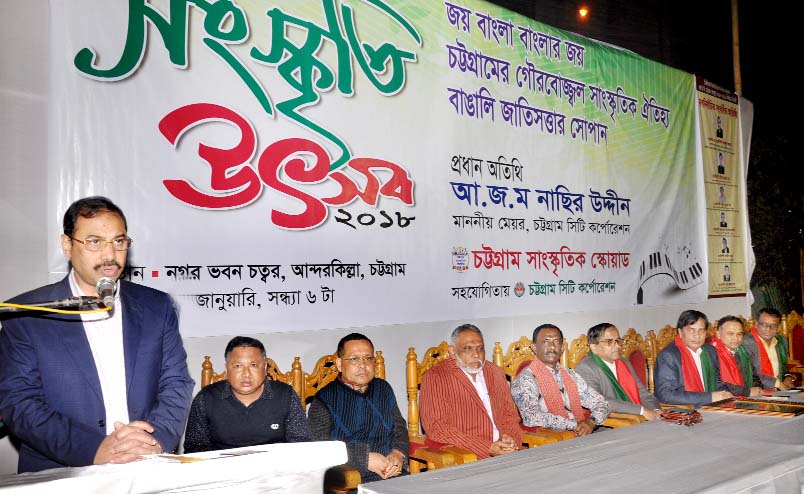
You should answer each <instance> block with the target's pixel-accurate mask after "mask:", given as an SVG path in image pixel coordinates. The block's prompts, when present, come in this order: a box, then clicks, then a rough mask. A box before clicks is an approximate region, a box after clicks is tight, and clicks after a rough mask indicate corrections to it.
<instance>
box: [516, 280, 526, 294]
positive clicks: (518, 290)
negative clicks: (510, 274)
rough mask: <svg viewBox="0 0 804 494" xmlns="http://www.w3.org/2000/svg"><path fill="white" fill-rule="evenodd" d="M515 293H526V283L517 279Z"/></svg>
mask: <svg viewBox="0 0 804 494" xmlns="http://www.w3.org/2000/svg"><path fill="white" fill-rule="evenodd" d="M514 295H516V296H517V297H521V296H522V295H525V284H524V283H522V282H521V281H517V282H516V285H514Z"/></svg>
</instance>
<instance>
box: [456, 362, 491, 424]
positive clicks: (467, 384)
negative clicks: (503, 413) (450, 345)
mask: <svg viewBox="0 0 804 494" xmlns="http://www.w3.org/2000/svg"><path fill="white" fill-rule="evenodd" d="M452 372H454V373H455V374H457V375H458V382H460V383H461V386H463V387H464V392H465V393H467V394H468V395H469V396H471V398H469V399H470V400H472V402H473V403H474V404H475V405H477V406H479V407H480V408H481V409H482V410H483V411H484V412H485V411H486V407H485V406H484V405H483V402H482V401H481V400H480V396H478V394H477V390H476V389H475V385H474V384H472V381H470V379H471V378H470V377H469V376H467V375H466V373H465V372H464V371H463V370H461V368H460V367H458V364H457V362H455V357H453V358H452ZM485 374H486V373H485V372H483V376H484V377H485ZM486 386H488V382H487V384H486Z"/></svg>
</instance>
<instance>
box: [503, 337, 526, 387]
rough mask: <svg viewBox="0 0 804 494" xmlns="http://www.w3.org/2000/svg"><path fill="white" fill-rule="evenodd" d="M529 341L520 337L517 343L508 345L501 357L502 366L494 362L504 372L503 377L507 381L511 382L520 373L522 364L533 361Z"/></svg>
mask: <svg viewBox="0 0 804 494" xmlns="http://www.w3.org/2000/svg"><path fill="white" fill-rule="evenodd" d="M531 343H533V342H532V341H531V339H530V338H528V337H527V336H522V337H521V338H519V339H518V340H517V341H515V342H513V343H511V344H510V345H508V351H507V352H506V353H505V355H503V357H502V365H501V364H499V363H498V362H496V361H495V363H496V364H497V365H499V366H500V367H502V369H503V371H505V376H506V377H507V378H508V380H509V381H511V380H513V379H514V378H515V377H516V376H517V375H518V374H519V373H520V372H521V370H522V369H521V368H520V367H521V366H522V363H523V362H528V363H530V361H531V360H533V357H534V355H533V350H532V349H531V348H530V345H531Z"/></svg>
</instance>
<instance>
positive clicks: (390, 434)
mask: <svg viewBox="0 0 804 494" xmlns="http://www.w3.org/2000/svg"><path fill="white" fill-rule="evenodd" d="M336 354H337V358H336V359H335V366H336V367H337V368H338V372H340V375H339V376H338V378H337V379H335V380H334V381H332V382H331V383H329V384H327V385H326V386H324V387H323V388H322V389H321V390H319V391H318V393H316V395H315V398H314V399H313V402H312V403H311V404H310V411H309V413H308V414H307V416H308V419H309V420H310V430H311V431H312V436H313V439H314V440H316V441H329V440H335V441H343V442H345V443H346V454H347V456H348V460H347V462H346V464H347V465H349V466H350V467H352V468H354V469H356V470H357V471H359V472H360V479H361V481H362V482H363V483H365V482H372V481H375V480H382V479H387V478H390V477H396V476H397V475H400V474H404V473H405V472H406V470H407V466H408V463H407V452H408V450H409V448H410V442H409V440H408V429H407V425H406V424H405V419H404V418H402V413H401V412H400V411H399V406H398V405H397V403H396V396H395V395H394V390H393V389H391V385H390V384H388V383H387V382H386V381H385V380H383V379H379V378H375V377H374V364H375V361H374V359H375V357H374V344H373V343H372V342H371V340H370V339H368V337H367V336H365V335H362V334H360V333H351V334H348V335H346V336H344V337H343V338H341V340H340V341H339V342H338V350H337V353H336ZM325 483H326V482H325Z"/></svg>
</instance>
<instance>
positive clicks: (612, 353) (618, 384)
mask: <svg viewBox="0 0 804 494" xmlns="http://www.w3.org/2000/svg"><path fill="white" fill-rule="evenodd" d="M586 336H587V338H588V340H589V349H590V351H589V356H588V357H586V358H584V359H583V360H581V361H580V362H579V363H578V365H577V366H576V367H575V371H576V372H577V373H578V374H580V375H581V377H583V378H584V380H585V381H586V382H587V384H589V385H590V386H592V387H593V388H594V389H595V390H596V391H597V392H599V393H600V394H602V395H603V396H604V397H605V398H606V400H608V402H609V406H610V407H611V411H612V412H619V413H630V414H634V415H642V416H643V417H645V418H646V419H647V420H654V419H656V418H658V417H659V412H660V411H661V410H660V409H659V400H657V399H656V397H655V396H653V394H651V392H650V391H648V390H647V388H645V385H644V384H643V383H642V381H641V380H640V379H639V377H638V376H637V374H636V372H635V371H634V367H633V366H632V365H631V362H629V361H628V360H626V359H624V358H621V354H620V350H621V348H622V339H620V331H619V330H618V329H617V327H616V326H614V325H613V324H609V323H601V324H597V325H595V326H592V327H591V328H589V331H588V332H587V334H586Z"/></svg>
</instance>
